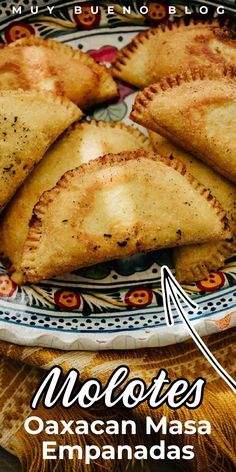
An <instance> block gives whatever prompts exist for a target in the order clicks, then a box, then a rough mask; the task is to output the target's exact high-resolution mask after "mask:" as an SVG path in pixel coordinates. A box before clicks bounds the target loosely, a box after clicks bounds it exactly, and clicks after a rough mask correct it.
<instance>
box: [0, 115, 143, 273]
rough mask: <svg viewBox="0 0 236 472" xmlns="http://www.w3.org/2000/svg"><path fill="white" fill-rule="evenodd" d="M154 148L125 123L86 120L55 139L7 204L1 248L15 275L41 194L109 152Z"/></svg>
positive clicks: (1, 228)
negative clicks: (75, 169) (79, 168)
mask: <svg viewBox="0 0 236 472" xmlns="http://www.w3.org/2000/svg"><path fill="white" fill-rule="evenodd" d="M139 148H142V149H144V150H146V151H151V150H152V145H151V142H150V140H149V139H148V138H147V137H146V136H145V135H144V134H142V133H141V132H140V131H139V130H138V129H136V128H133V127H132V126H128V125H125V124H124V123H122V122H115V123H111V122H100V121H99V122H97V121H91V122H86V121H85V122H83V123H76V124H74V125H72V126H71V127H70V128H69V129H68V130H66V131H65V133H64V134H63V135H62V136H61V137H60V138H59V139H58V140H57V141H56V143H55V144H54V145H53V146H52V147H51V148H50V149H49V151H48V152H47V153H46V155H45V156H44V159H43V160H42V162H41V163H40V164H39V165H38V166H37V168H36V169H35V170H34V171H33V172H32V174H31V175H30V176H29V178H28V179H27V180H26V181H25V183H24V185H23V186H22V187H21V189H20V190H19V191H18V192H17V194H16V196H15V198H14V199H13V201H12V202H11V203H10V205H8V207H7V209H6V211H5V212H4V215H3V217H2V222H1V225H0V240H1V241H0V247H1V252H2V259H4V261H5V263H6V265H7V266H8V269H9V271H10V272H11V273H12V277H13V278H14V279H15V280H17V281H18V280H19V279H20V278H21V269H20V265H21V258H22V253H23V247H24V242H25V239H26V237H27V232H28V225H29V221H30V218H31V215H32V211H33V207H34V205H35V204H36V203H37V201H38V200H39V198H40V196H41V194H42V193H43V192H44V191H45V190H48V189H50V188H52V187H53V186H54V185H56V183H57V181H58V180H59V179H60V177H61V176H62V175H63V174H64V173H65V172H66V171H68V170H70V169H73V168H75V167H78V166H79V165H81V164H82V163H84V162H88V161H89V160H90V159H92V158H96V157H97V156H99V155H101V154H107V152H119V151H122V150H129V151H133V150H136V149H139Z"/></svg>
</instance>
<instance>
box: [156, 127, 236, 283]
mask: <svg viewBox="0 0 236 472" xmlns="http://www.w3.org/2000/svg"><path fill="white" fill-rule="evenodd" d="M150 137H151V140H152V142H153V145H154V148H155V150H156V151H157V152H159V154H161V155H163V156H168V157H171V156H174V157H175V158H176V159H179V160H180V161H181V162H183V163H184V164H185V166H186V169H187V171H188V172H190V174H192V175H193V176H194V177H196V178H197V179H198V180H199V181H200V182H201V183H202V184H203V185H204V186H205V187H207V188H209V189H210V191H211V193H212V195H214V196H215V197H216V198H217V200H219V202H220V203H221V205H222V207H223V208H224V210H225V211H226V214H227V217H228V221H229V225H230V228H231V231H232V236H233V237H232V239H230V240H228V241H214V242H213V243H212V242H208V243H204V244H191V245H189V246H181V247H178V248H176V249H174V260H175V270H176V276H177V279H178V280H179V281H180V282H185V283H186V282H187V283H189V282H194V281H196V280H202V279H204V278H205V277H207V276H208V275H209V272H211V271H216V270H218V269H219V268H220V267H222V266H223V265H224V262H225V259H227V258H229V257H231V256H232V255H233V254H234V252H235V250H236V188H235V185H234V184H232V183H231V182H229V181H228V180H226V179H225V178H224V177H222V176H221V175H219V174H217V173H216V172H214V171H213V170H212V169H210V168H209V167H208V166H206V165H205V164H203V163H202V162H201V161H198V160H197V159H195V158H194V157H193V156H191V154H188V153H186V152H184V151H183V150H182V149H180V148H178V147H177V146H175V145H174V144H172V143H171V142H170V141H168V140H167V139H166V138H163V137H162V136H160V135H158V134H157V133H154V132H152V131H151V132H150Z"/></svg>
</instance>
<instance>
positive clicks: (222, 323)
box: [206, 312, 236, 331]
mask: <svg viewBox="0 0 236 472" xmlns="http://www.w3.org/2000/svg"><path fill="white" fill-rule="evenodd" d="M235 315H236V312H233V313H228V315H226V316H225V317H224V318H221V320H206V321H211V322H212V323H214V324H215V325H216V326H217V327H218V328H219V329H220V330H221V331H224V330H225V329H228V328H229V327H230V323H231V319H232V318H233V316H235Z"/></svg>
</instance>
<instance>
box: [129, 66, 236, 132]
mask: <svg viewBox="0 0 236 472" xmlns="http://www.w3.org/2000/svg"><path fill="white" fill-rule="evenodd" d="M214 79H229V80H230V79H236V65H234V64H227V65H223V66H220V65H219V66H218V67H213V66H211V65H210V66H200V67H199V66H198V67H194V68H191V69H188V70H185V71H183V72H180V73H178V74H171V75H169V76H167V77H165V78H163V79H161V80H159V81H158V82H157V83H155V84H152V85H149V86H148V87H145V88H144V89H143V90H142V91H141V92H139V93H138V95H137V96H136V99H135V102H134V105H133V107H132V111H131V113H130V118H131V119H132V120H133V121H135V122H137V123H141V124H143V115H144V114H145V112H146V109H147V108H148V105H149V104H150V103H151V102H152V100H153V98H154V97H155V96H157V95H159V94H161V93H163V92H166V91H168V90H170V89H173V88H176V87H179V86H180V85H182V84H184V83H189V82H194V81H196V80H202V81H203V80H214ZM144 121H145V120H144ZM160 129H161V128H160ZM154 131H156V127H155V130H154ZM160 133H161V131H160Z"/></svg>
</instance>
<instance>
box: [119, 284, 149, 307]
mask: <svg viewBox="0 0 236 472" xmlns="http://www.w3.org/2000/svg"><path fill="white" fill-rule="evenodd" d="M152 296H153V294H152V290H150V289H149V288H134V289H131V290H129V291H128V292H127V293H126V295H125V303H126V304H127V305H129V306H133V307H136V308H138V307H143V306H147V305H150V303H152Z"/></svg>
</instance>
